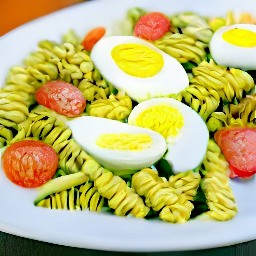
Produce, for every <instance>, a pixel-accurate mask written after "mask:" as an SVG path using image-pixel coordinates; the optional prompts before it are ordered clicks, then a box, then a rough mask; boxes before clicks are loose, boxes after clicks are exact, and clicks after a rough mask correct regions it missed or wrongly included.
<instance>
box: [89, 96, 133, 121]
mask: <svg viewBox="0 0 256 256" xmlns="http://www.w3.org/2000/svg"><path fill="white" fill-rule="evenodd" d="M131 111H132V100H131V98H130V97H128V96H126V95H122V94H118V95H113V94H111V95H110V96H109V98H108V99H99V100H95V101H94V102H92V103H91V104H90V105H88V107H87V108H86V112H87V114H88V115H90V116H98V117H104V118H109V119H113V120H118V121H123V120H125V119H126V118H127V117H128V116H129V114H130V113H131Z"/></svg>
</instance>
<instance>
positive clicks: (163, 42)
mask: <svg viewBox="0 0 256 256" xmlns="http://www.w3.org/2000/svg"><path fill="white" fill-rule="evenodd" d="M153 44H154V45H155V46H156V47H158V48H159V49H161V50H162V51H164V52H166V53H167V54H169V55H171V56H172V57H174V58H175V59H177V60H178V61H179V62H180V63H186V62H189V61H191V62H194V63H197V64H199V63H201V62H202V61H203V60H204V59H205V57H206V51H205V48H206V47H207V44H205V43H202V42H200V41H197V40H195V39H194V38H192V37H190V36H187V35H185V34H179V33H175V34H172V33H166V34H165V35H164V36H163V37H162V38H160V39H158V40H156V41H154V42H153Z"/></svg>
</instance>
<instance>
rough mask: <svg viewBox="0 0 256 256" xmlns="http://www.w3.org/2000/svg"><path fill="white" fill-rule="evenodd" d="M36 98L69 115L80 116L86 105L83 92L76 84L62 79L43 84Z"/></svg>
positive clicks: (52, 108)
mask: <svg viewBox="0 0 256 256" xmlns="http://www.w3.org/2000/svg"><path fill="white" fill-rule="evenodd" d="M35 98H36V101H37V102H38V103H39V104H40V105H43V106H45V107H47V108H49V109H51V110H54V111H55V112H57V113H59V114H61V115H64V116H67V117H76V116H79V115H80V114H81V113H82V112H83V111H84V109H85V106H86V100H85V98H84V96H83V94H82V92H81V91H80V90H79V89H78V88H77V87H75V86H74V85H72V84H69V83H66V82H64V81H60V80H57V81H50V82H47V83H46V84H44V85H43V86H41V87H40V88H39V89H38V90H37V91H36V94H35Z"/></svg>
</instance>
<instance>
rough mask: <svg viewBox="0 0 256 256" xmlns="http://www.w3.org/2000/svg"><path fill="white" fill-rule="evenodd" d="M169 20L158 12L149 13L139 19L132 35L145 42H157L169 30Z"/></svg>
mask: <svg viewBox="0 0 256 256" xmlns="http://www.w3.org/2000/svg"><path fill="white" fill-rule="evenodd" d="M170 27H171V22H170V20H169V19H168V18H167V17H166V16H165V15H164V14H162V13H160V12H150V13H147V14H145V15H143V16H141V17H140V19H139V20H138V22H137V23H136V24H135V27H134V35H135V36H138V37H141V38H143V39H146V40H151V41H154V40H157V39H159V38H161V37H162V36H163V35H164V34H165V33H166V32H168V31H169V30H170Z"/></svg>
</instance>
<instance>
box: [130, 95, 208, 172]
mask: <svg viewBox="0 0 256 256" xmlns="http://www.w3.org/2000/svg"><path fill="white" fill-rule="evenodd" d="M160 104H166V105H169V106H172V107H175V108H176V109H178V110H179V111H180V113H181V114H182V116H183V118H184V126H183V127H182V128H181V130H180V133H179V134H178V136H177V137H175V138H171V139H170V138H166V141H167V148H168V150H167V153H166V154H165V156H164V158H165V159H166V160H167V161H168V162H169V164H170V165H171V166H172V168H173V171H174V172H175V173H179V172H183V171H187V170H191V169H194V168H196V167H197V166H198V165H199V164H200V163H201V162H202V160H203V158H204V156H205V153H206V149H207V145H208V140H209V132H208V129H207V126H206V124H205V122H204V120H203V119H202V118H201V116H200V115H199V114H198V113H197V112H196V111H194V110H193V109H192V108H190V107H188V106H187V105H185V104H183V103H181V102H180V101H177V100H175V99H172V98H155V99H150V100H146V101H144V102H142V103H139V104H138V105H137V106H135V108H134V109H133V110H132V112H131V114H130V116H129V118H128V123H129V124H131V125H136V118H137V117H138V115H139V114H140V113H142V112H143V111H144V110H145V109H147V108H149V107H152V106H156V105H160ZM168 141H172V142H171V143H169V142H168Z"/></svg>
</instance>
